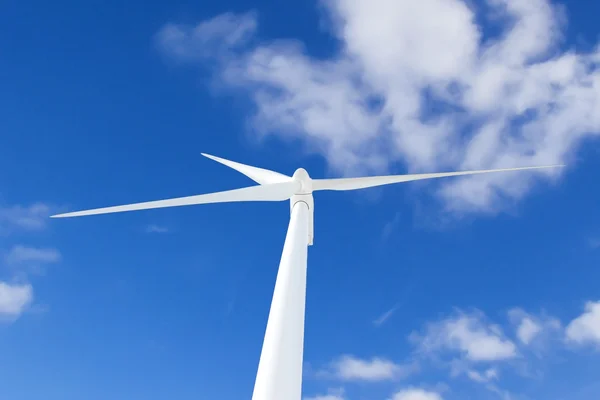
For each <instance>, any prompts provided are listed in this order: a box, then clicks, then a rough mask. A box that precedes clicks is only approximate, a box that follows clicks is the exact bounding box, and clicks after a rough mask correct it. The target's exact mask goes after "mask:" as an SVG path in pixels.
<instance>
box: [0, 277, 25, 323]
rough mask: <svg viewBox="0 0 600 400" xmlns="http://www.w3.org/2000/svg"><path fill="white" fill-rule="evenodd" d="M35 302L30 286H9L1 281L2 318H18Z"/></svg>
mask: <svg viewBox="0 0 600 400" xmlns="http://www.w3.org/2000/svg"><path fill="white" fill-rule="evenodd" d="M32 301H33V288H32V287H31V285H29V284H25V285H19V284H14V285H13V284H9V283H6V282H1V281H0V317H8V318H11V319H12V318H16V317H18V316H19V315H21V313H22V312H23V311H25V309H26V308H27V307H28V306H29V305H30V304H31V302H32Z"/></svg>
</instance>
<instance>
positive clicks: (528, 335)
mask: <svg viewBox="0 0 600 400" xmlns="http://www.w3.org/2000/svg"><path fill="white" fill-rule="evenodd" d="M508 316H509V319H510V320H511V322H512V324H513V325H514V326H515V328H516V335H517V339H518V340H519V341H520V342H521V343H522V344H523V345H525V346H529V345H532V344H533V343H534V342H535V341H538V340H539V339H542V338H548V336H549V335H550V334H553V333H554V334H555V333H561V331H562V325H561V323H560V321H559V320H558V319H557V318H554V317H550V316H547V315H544V314H542V315H533V314H530V313H527V312H526V311H524V310H523V309H520V308H514V309H512V310H510V311H509V312H508ZM538 348H539V347H538Z"/></svg>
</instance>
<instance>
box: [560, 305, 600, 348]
mask: <svg viewBox="0 0 600 400" xmlns="http://www.w3.org/2000/svg"><path fill="white" fill-rule="evenodd" d="M566 336H567V340H569V341H571V342H573V343H577V344H595V345H597V346H600V301H598V302H591V301H590V302H588V303H586V305H585V312H584V313H583V314H581V315H580V316H579V317H577V318H575V319H574V320H573V321H571V322H570V323H569V325H567V328H566Z"/></svg>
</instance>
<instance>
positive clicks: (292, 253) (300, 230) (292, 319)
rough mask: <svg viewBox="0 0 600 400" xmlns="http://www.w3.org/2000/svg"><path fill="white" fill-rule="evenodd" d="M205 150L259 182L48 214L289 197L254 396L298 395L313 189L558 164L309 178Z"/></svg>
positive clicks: (280, 398) (275, 399)
mask: <svg viewBox="0 0 600 400" xmlns="http://www.w3.org/2000/svg"><path fill="white" fill-rule="evenodd" d="M203 155H204V156H205V157H208V158H210V159H212V160H214V161H216V162H219V163H221V164H224V165H226V166H227V167H230V168H232V169H234V170H236V171H238V172H240V173H242V174H244V175H246V176H247V177H249V178H250V179H252V180H253V181H255V182H256V183H258V185H256V186H250V187H246V188H242V189H235V190H228V191H224V192H217V193H209V194H202V195H197V196H189V197H180V198H175V199H167V200H158V201H150V202H144V203H136V204H129V205H122V206H115V207H106V208H97V209H93V210H87V211H78V212H71V213H66V214H59V215H54V216H52V218H65V217H79V216H86V215H95V214H108V213H117V212H124V211H134V210H146V209H152V208H164V207H178V206H187V205H196V204H208V203H229V202H242V201H284V200H289V201H290V221H289V226H288V230H287V235H286V238H285V244H284V246H283V252H282V254H281V261H280V263H279V270H278V273H277V280H276V281H275V290H274V292H273V299H272V302H271V310H270V312H269V318H268V321H267V328H266V332H265V337H264V341H263V347H262V352H261V355H260V361H259V363H258V372H257V374H256V381H255V384H254V393H253V395H252V400H301V394H302V364H303V352H304V312H305V299H306V267H307V256H308V254H307V253H308V246H310V245H312V244H313V239H314V200H313V192H316V191H322V190H336V191H346V190H357V189H365V188H371V187H375V186H382V185H389V184H393V183H400V182H409V181H417V180H423V179H433V178H443V177H451V176H462V175H474V174H484V173H491V172H503V171H518V170H530V169H540V168H553V167H561V165H553V166H543V167H524V168H508V169H495V170H481V171H461V172H445V173H433V174H416V175H388V176H375V177H363V178H341V179H311V178H310V176H309V175H308V173H307V172H306V170H304V169H303V168H300V169H297V170H296V172H294V175H293V176H291V177H290V176H287V175H283V174H280V173H278V172H274V171H270V170H267V169H263V168H257V167H252V166H249V165H245V164H241V163H237V162H234V161H230V160H225V159H223V158H219V157H215V156H212V155H209V154H203Z"/></svg>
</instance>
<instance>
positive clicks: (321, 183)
mask: <svg viewBox="0 0 600 400" xmlns="http://www.w3.org/2000/svg"><path fill="white" fill-rule="evenodd" d="M557 167H564V165H547V166H541V167H521V168H503V169H486V170H479V171H458V172H441V173H434V174H409V175H386V176H370V177H364V178H338V179H313V181H312V186H313V190H314V191H317V190H357V189H366V188H371V187H375V186H382V185H390V184H393V183H401V182H410V181H420V180H423V179H433V178H445V177H449V176H463V175H477V174H487V173H490V172H506V171H522V170H532V169H542V168H557Z"/></svg>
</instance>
